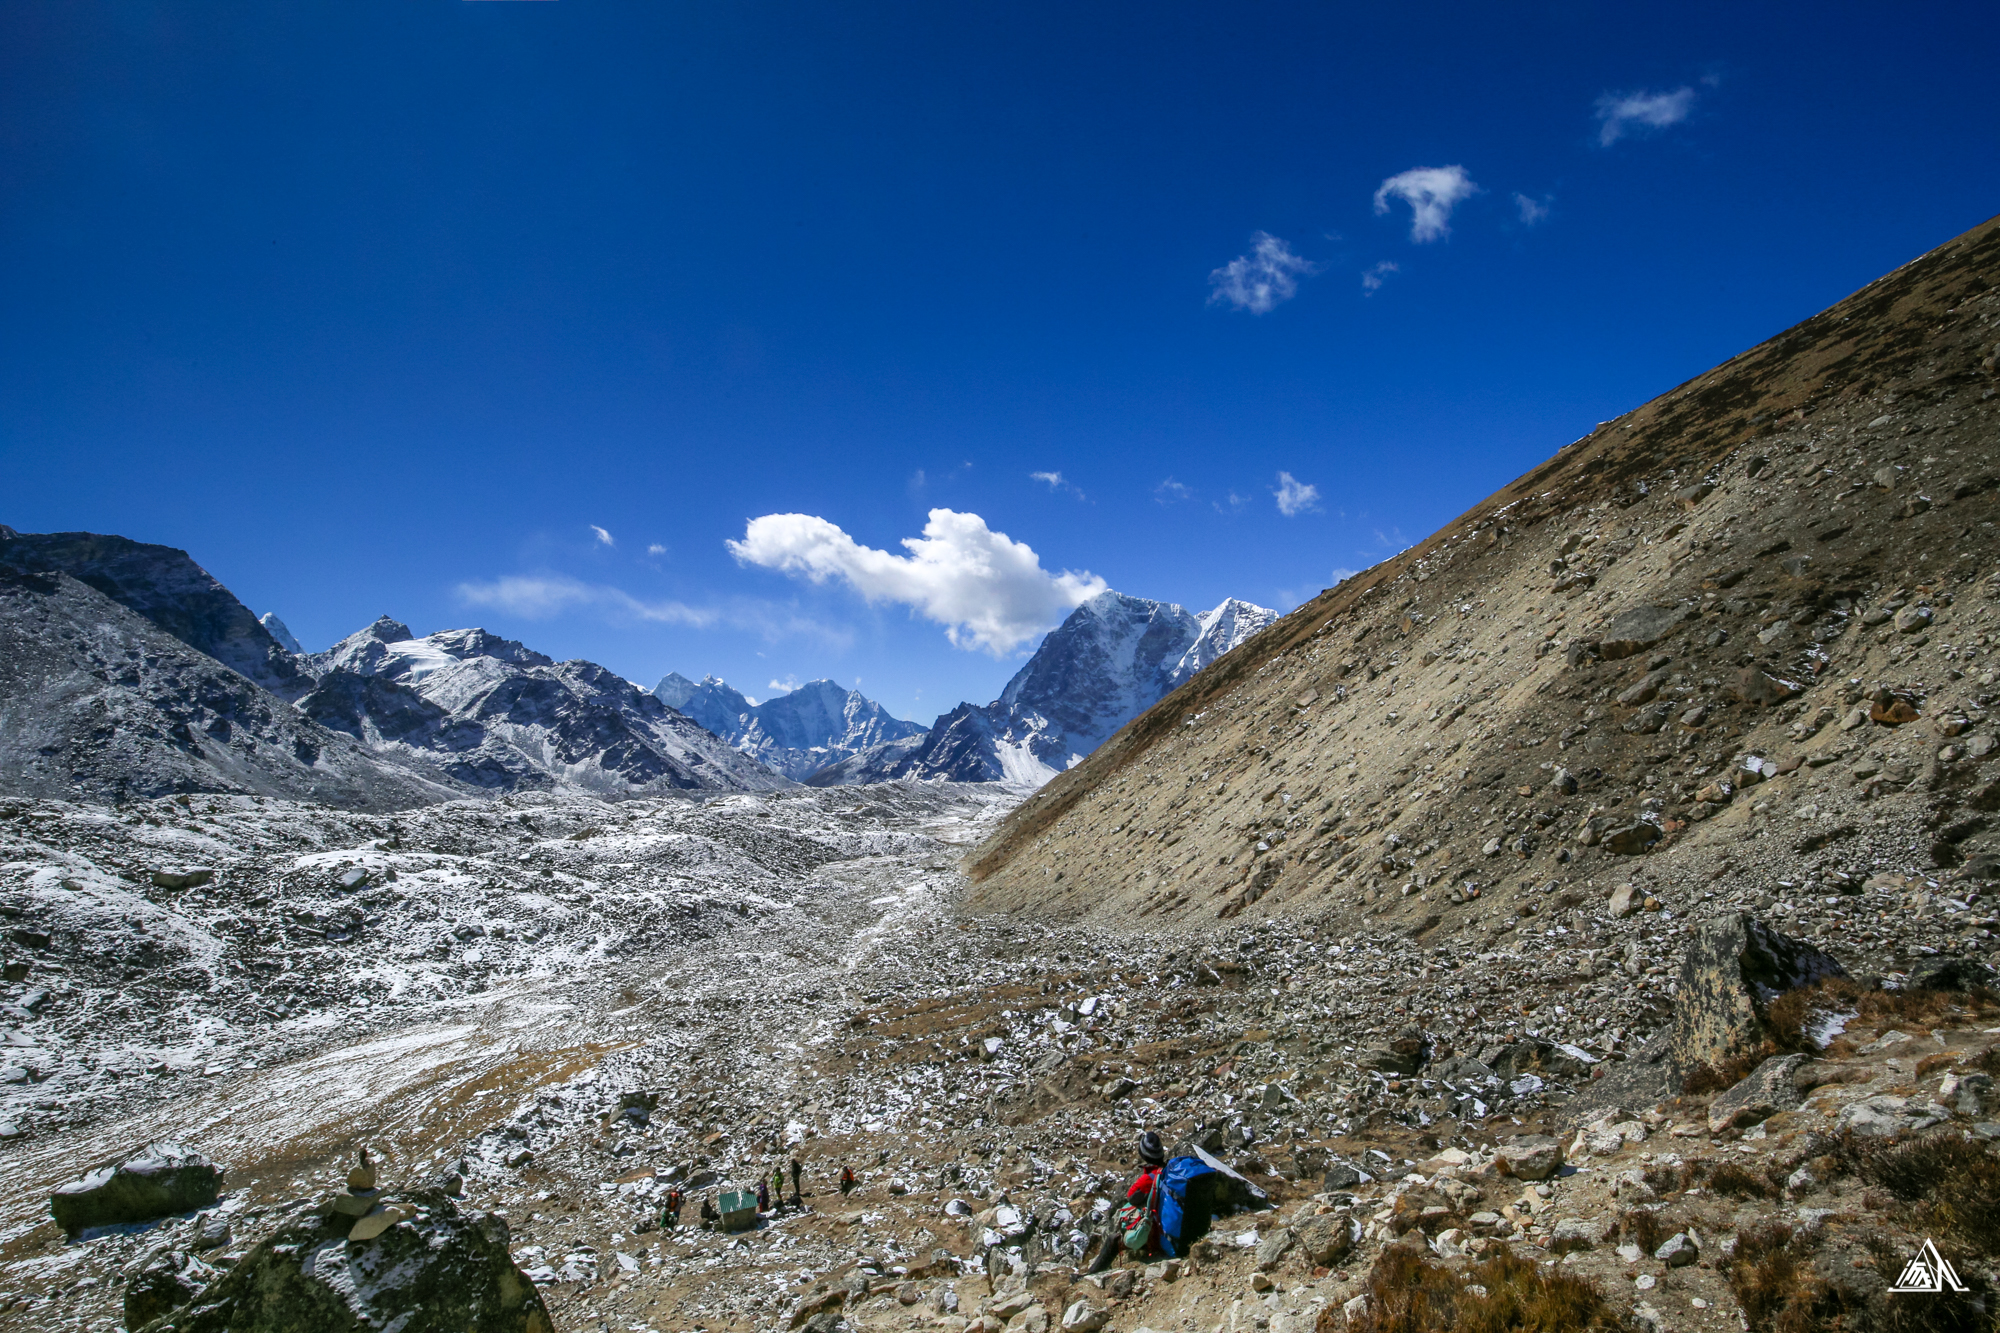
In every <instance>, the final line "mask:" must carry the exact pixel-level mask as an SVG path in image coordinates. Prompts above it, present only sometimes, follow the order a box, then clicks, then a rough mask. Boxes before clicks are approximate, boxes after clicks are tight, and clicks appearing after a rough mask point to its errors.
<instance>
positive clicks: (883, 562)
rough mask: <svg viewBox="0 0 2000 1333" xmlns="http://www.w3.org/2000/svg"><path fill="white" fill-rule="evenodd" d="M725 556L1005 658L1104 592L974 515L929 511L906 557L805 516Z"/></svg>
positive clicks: (771, 526)
mask: <svg viewBox="0 0 2000 1333" xmlns="http://www.w3.org/2000/svg"><path fill="white" fill-rule="evenodd" d="M727 545H728V547H729V553H730V554H731V555H733V556H735V557H736V558H737V559H738V560H739V561H741V562H742V563H744V564H746V565H758V566H761V567H763V568H765V569H774V570H778V571H780V572H781V573H785V574H792V575H796V576H799V577H802V578H805V579H807V580H809V581H811V582H813V583H825V582H826V581H827V580H829V579H838V580H841V581H844V582H845V583H847V584H848V585H849V586H851V587H852V588H853V589H854V590H855V591H856V592H858V593H860V594H861V596H862V597H864V598H865V599H867V600H868V601H870V602H900V603H902V604H904V605H906V606H909V607H911V608H912V609H913V610H915V611H917V612H918V613H919V614H921V615H923V616H925V617H926V618H928V619H930V620H933V621H936V622H937V623H938V624H940V625H943V626H945V633H946V636H947V637H949V638H950V640H951V642H952V643H953V644H954V645H955V646H957V647H960V648H979V649H983V650H985V651H986V652H989V653H991V654H993V655H994V656H995V657H1002V656H1005V655H1006V654H1008V653H1011V652H1013V651H1014V650H1015V649H1016V648H1019V647H1020V646H1021V645H1022V644H1024V643H1026V642H1027V641H1028V640H1030V639H1032V638H1034V637H1035V636H1037V635H1039V634H1041V633H1042V632H1043V631H1045V630H1047V629H1049V628H1050V627H1051V626H1052V625H1054V624H1055V623H1056V622H1057V621H1059V620H1060V619H1061V618H1062V617H1063V616H1064V615H1065V614H1067V613H1068V612H1069V611H1070V610H1071V609H1072V608H1074V607H1076V606H1077V605H1078V604H1079V603H1082V602H1085V601H1087V600H1089V599H1090V598H1092V597H1094V596H1096V595H1097V594H1098V593H1100V592H1103V591H1104V590H1105V586H1106V585H1105V582H1104V580H1103V579H1101V578H1098V577H1097V576H1096V575H1095V574H1092V573H1090V572H1089V571H1087V570H1086V571H1083V572H1080V573H1078V572H1072V571H1069V570H1064V571H1063V572H1062V573H1059V574H1057V573H1051V572H1049V571H1048V570H1045V569H1043V568H1042V562H1041V557H1040V556H1038V555H1036V554H1035V552H1034V549H1033V548H1032V547H1030V546H1028V544H1027V543H1025V542H1017V541H1014V540H1013V539H1012V538H1010V537H1008V536H1007V534H1006V533H1004V532H995V531H993V530H992V529H991V528H989V527H987V526H986V520H985V519H983V518H981V517H980V516H979V515H977V514H960V513H956V512H954V511H952V510H949V509H933V510H931V511H930V517H929V521H928V522H926V523H925V524H924V534H923V536H921V537H905V538H904V539H903V541H902V545H903V546H904V548H905V549H907V550H908V551H909V554H908V555H895V554H892V553H891V552H888V551H880V550H876V549H875V548H873V547H869V546H863V545H861V544H860V543H859V542H857V541H855V540H854V539H853V538H852V537H850V536H848V535H847V534H846V533H845V532H843V531H841V530H840V528H839V527H838V526H837V525H835V524H833V523H830V522H828V521H827V520H826V519H823V518H819V517H817V516H815V515H812V514H766V515H764V516H763V517H762V518H753V519H751V520H750V522H749V524H748V525H747V526H746V527H745V529H744V532H743V540H742V541H731V542H729V543H727Z"/></svg>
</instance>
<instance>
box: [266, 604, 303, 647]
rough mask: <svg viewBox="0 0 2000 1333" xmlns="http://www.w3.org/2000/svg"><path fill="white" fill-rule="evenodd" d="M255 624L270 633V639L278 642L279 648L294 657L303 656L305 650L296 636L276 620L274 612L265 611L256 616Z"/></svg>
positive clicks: (276, 615)
mask: <svg viewBox="0 0 2000 1333" xmlns="http://www.w3.org/2000/svg"><path fill="white" fill-rule="evenodd" d="M257 623H258V624H260V625H262V626H263V627H264V628H265V629H266V630H268V631H269V632H270V635H271V637H272V638H273V639H276V640H277V641H278V646H279V647H280V648H283V649H284V650H285V651H286V652H288V653H290V654H292V655H293V656H294V657H299V656H303V655H304V653H305V651H306V650H305V647H304V645H302V644H301V643H300V642H299V638H298V635H296V634H294V633H292V631H291V630H290V629H289V628H287V627H286V625H285V622H284V621H282V620H280V619H278V613H277V612H276V611H266V612H265V613H264V614H263V615H261V616H258V617H257Z"/></svg>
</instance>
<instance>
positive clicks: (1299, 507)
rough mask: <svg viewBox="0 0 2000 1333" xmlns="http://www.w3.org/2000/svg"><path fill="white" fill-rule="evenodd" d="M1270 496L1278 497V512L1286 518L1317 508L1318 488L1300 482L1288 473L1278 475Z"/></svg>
mask: <svg viewBox="0 0 2000 1333" xmlns="http://www.w3.org/2000/svg"><path fill="white" fill-rule="evenodd" d="M1271 494H1273V495H1275V496H1277V497H1278V512H1279V513H1281V514H1283V515H1284V516H1285V517H1286V518H1296V517H1297V516H1298V515H1300V514H1306V513H1310V512H1312V511H1313V510H1315V509H1318V508H1319V487H1317V486H1313V485H1309V484H1308V483H1306V482H1303V481H1300V480H1299V479H1298V478H1296V477H1294V476H1293V475H1292V474H1291V473H1289V472H1280V473H1279V474H1278V484H1277V485H1276V486H1274V487H1272V488H1271Z"/></svg>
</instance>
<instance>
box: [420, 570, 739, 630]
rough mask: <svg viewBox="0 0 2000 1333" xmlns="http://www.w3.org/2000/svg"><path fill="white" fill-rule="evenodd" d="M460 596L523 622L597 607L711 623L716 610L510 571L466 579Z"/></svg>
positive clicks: (665, 620)
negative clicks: (487, 577)
mask: <svg viewBox="0 0 2000 1333" xmlns="http://www.w3.org/2000/svg"><path fill="white" fill-rule="evenodd" d="M458 595H459V596H460V597H461V598H463V599H464V600H465V601H466V602H468V603H470V604H471V605H473V606H488V607H492V608H493V609H495V610H497V611H505V612H507V613H508V614H510V615H516V616H520V617H521V618H522V619H524V620H547V619H549V618H550V617H552V616H558V615H561V614H563V613H564V612H566V611H571V610H575V609H578V608H583V607H595V608H597V609H599V610H604V611H609V612H611V613H612V614H614V615H617V616H621V617H628V618H630V619H634V620H645V621H653V622H657V623H660V624H668V625H692V626H694V627H696V628H701V627H704V626H708V625H712V624H714V623H715V621H716V619H717V616H716V613H715V612H713V611H708V610H702V609H700V608H698V607H692V606H687V605H685V604H683V603H681V602H672V601H662V602H649V601H646V600H644V599H642V598H638V597H634V596H633V595H632V594H631V593H628V592H626V591H625V590H624V589H622V588H614V587H611V586H610V585H609V584H603V583H585V582H583V581H582V580H580V579H573V578H570V577H569V576H568V575H565V574H511V575H507V576H505V577H502V578H497V579H490V580H488V581H486V582H484V583H461V584H459V585H458Z"/></svg>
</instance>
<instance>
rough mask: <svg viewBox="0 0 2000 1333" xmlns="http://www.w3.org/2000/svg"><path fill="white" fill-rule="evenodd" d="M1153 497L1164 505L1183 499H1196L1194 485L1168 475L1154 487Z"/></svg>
mask: <svg viewBox="0 0 2000 1333" xmlns="http://www.w3.org/2000/svg"><path fill="white" fill-rule="evenodd" d="M1153 498H1154V499H1155V500H1158V501H1159V502H1160V503H1161V504H1163V505H1170V504H1178V503H1180V502H1181V501H1182V500H1192V499H1194V487H1192V486H1188V485H1184V484H1183V483H1181V482H1178V481H1175V480H1174V479H1173V478H1172V477H1168V478H1167V479H1166V480H1164V481H1162V482H1161V483H1160V484H1159V485H1157V486H1155V487H1154V488H1153Z"/></svg>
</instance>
